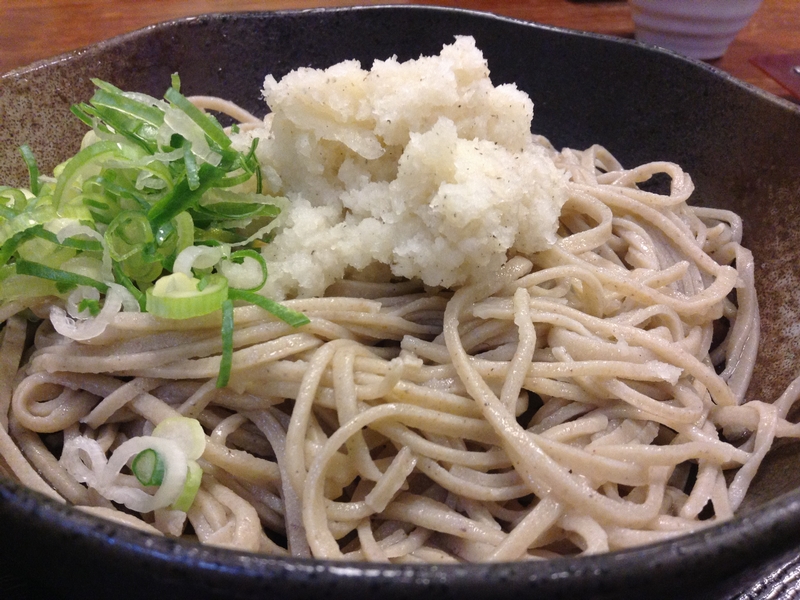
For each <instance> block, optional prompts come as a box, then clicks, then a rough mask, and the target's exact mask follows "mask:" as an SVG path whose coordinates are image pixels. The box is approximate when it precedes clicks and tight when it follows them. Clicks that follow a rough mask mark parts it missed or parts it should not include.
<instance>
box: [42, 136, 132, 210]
mask: <svg viewBox="0 0 800 600" xmlns="http://www.w3.org/2000/svg"><path fill="white" fill-rule="evenodd" d="M120 153H121V152H120V148H119V145H118V144H117V143H116V142H112V141H104V142H97V143H96V144H92V145H91V146H87V147H86V148H84V149H83V150H81V151H80V152H78V153H77V154H76V155H75V156H73V157H72V158H71V159H70V160H69V161H68V162H67V164H66V165H65V166H64V171H63V172H62V173H61V175H60V176H59V177H58V183H56V189H55V190H54V191H53V204H54V205H55V206H56V208H60V207H61V204H62V203H67V202H68V201H69V200H70V199H71V198H72V197H73V196H75V195H76V194H77V191H76V190H75V189H74V188H75V184H76V183H77V182H82V181H83V180H85V179H86V178H87V177H89V175H95V174H97V172H98V171H99V170H100V165H99V162H100V161H101V160H102V159H103V158H108V157H110V156H114V155H119V154H120Z"/></svg>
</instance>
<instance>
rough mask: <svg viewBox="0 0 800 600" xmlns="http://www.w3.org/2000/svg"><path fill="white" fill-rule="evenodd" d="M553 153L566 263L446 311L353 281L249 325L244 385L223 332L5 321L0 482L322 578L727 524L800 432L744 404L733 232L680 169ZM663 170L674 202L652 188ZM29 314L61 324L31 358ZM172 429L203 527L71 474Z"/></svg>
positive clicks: (512, 266)
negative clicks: (298, 320)
mask: <svg viewBox="0 0 800 600" xmlns="http://www.w3.org/2000/svg"><path fill="white" fill-rule="evenodd" d="M554 156H555V160H556V163H557V164H558V166H560V167H562V168H564V169H565V170H566V171H567V172H568V173H569V175H570V183H569V186H568V187H569V199H568V201H567V203H566V205H565V206H564V208H563V210H562V214H561V219H560V229H559V240H558V242H557V244H556V245H555V246H554V247H552V248H551V249H549V250H547V251H544V252H539V253H536V254H532V255H529V256H522V255H517V256H513V257H510V259H509V261H508V263H507V264H506V265H505V267H504V268H503V269H502V270H500V271H499V272H497V273H496V275H495V276H493V277H491V278H488V279H483V280H481V281H479V282H474V283H472V284H470V285H466V286H463V287H461V288H459V289H457V290H455V291H448V290H430V289H425V288H423V286H421V285H420V284H418V283H416V282H413V281H400V282H395V283H389V284H378V283H365V282H359V281H342V282H339V283H337V284H334V286H333V287H332V288H330V289H329V290H328V293H327V296H326V297H323V298H315V299H297V300H290V301H288V302H287V305H288V306H290V307H292V308H294V309H297V310H300V311H303V312H304V313H305V314H306V315H307V316H308V317H309V318H310V319H311V323H310V324H309V325H307V326H305V327H303V328H301V329H300V330H294V329H292V328H291V327H289V326H288V325H285V324H284V323H282V322H280V321H278V320H276V319H274V318H273V317H271V316H269V315H268V314H267V313H265V312H264V311H262V310H261V309H260V308H257V307H254V306H247V307H238V308H236V310H235V324H236V329H235V335H234V347H235V352H234V357H233V370H232V376H231V383H230V385H229V387H228V388H224V389H217V388H216V387H215V378H216V375H217V372H218V370H219V365H220V356H219V355H220V352H221V341H220V335H219V327H220V321H219V319H220V317H219V315H218V314H215V315H209V316H206V317H198V318H194V319H189V320H185V321H169V320H160V319H158V318H156V317H153V316H151V315H149V314H129V313H120V314H118V315H117V317H116V318H115V320H114V321H113V323H112V325H110V326H109V327H108V328H107V329H106V331H105V332H104V333H103V334H101V335H100V336H98V337H96V338H94V339H92V340H89V341H88V342H83V343H80V342H75V341H72V340H69V339H66V338H64V337H62V336H60V335H59V334H57V333H55V332H54V330H53V329H52V327H51V326H50V324H49V322H48V321H47V320H46V316H47V314H48V308H49V306H50V304H51V300H49V299H43V300H39V301H38V303H35V304H34V305H33V306H25V305H21V304H10V305H6V306H5V307H4V308H3V315H2V318H3V320H4V321H5V327H4V329H3V341H2V348H0V363H1V364H0V372H1V373H2V382H1V383H0V388H1V389H2V395H0V423H2V427H0V456H2V460H0V472H2V473H4V474H6V475H8V476H11V477H15V478H16V479H18V480H19V481H21V482H22V483H24V484H25V485H27V486H29V487H31V488H33V489H35V490H38V491H40V492H42V493H45V494H46V495H48V496H50V497H53V498H58V499H62V500H64V501H67V502H69V503H72V504H74V505H77V506H80V507H86V509H87V510H90V511H92V512H95V513H97V514H101V515H103V516H106V517H109V518H116V519H119V520H121V521H124V522H127V523H131V524H134V525H137V526H139V527H141V528H144V529H146V530H148V531H152V532H163V533H167V534H169V535H184V536H185V537H187V538H193V539H194V538H196V539H197V540H199V541H200V542H201V543H204V544H213V545H218V546H225V547H231V548H238V549H243V550H249V551H254V552H265V553H270V554H276V555H289V554H291V555H293V556H313V557H318V558H347V559H353V560H368V561H387V560H390V561H400V562H404V561H405V562H417V561H498V560H518V559H526V558H528V559H529V558H545V557H551V556H556V555H574V554H579V553H596V552H604V551H608V550H614V549H619V548H626V547H630V546H635V545H639V544H644V543H648V542H654V541H658V540H662V539H665V538H668V537H671V536H675V535H678V534H681V533H684V532H689V531H693V530H696V529H698V528H701V527H705V526H708V525H709V524H713V523H717V522H719V521H723V520H725V519H728V518H730V517H731V516H732V514H733V513H734V511H736V509H737V507H738V506H739V505H740V503H741V502H742V499H743V497H744V495H745V492H746V491H747V488H748V485H749V484H750V482H751V480H752V479H753V476H754V474H755V472H756V469H757V468H758V466H759V463H760V462H761V460H762V459H763V457H764V455H765V453H766V452H767V450H768V449H769V448H770V446H771V444H772V442H773V440H774V439H775V438H776V437H797V436H800V428H798V426H797V425H793V424H790V423H788V422H787V421H786V420H785V416H786V413H787V412H788V410H789V408H790V406H791V404H792V403H793V402H794V400H795V397H796V394H794V393H792V392H791V391H790V392H787V394H785V395H784V397H782V398H781V399H779V400H778V401H777V402H776V403H773V404H767V403H763V402H759V401H753V402H748V403H746V404H744V403H743V402H744V399H745V391H746V388H747V385H748V381H749V378H750V375H751V372H752V368H753V363H754V359H755V352H756V349H757V345H758V309H757V302H756V296H755V291H754V286H753V260H752V256H751V254H750V252H749V251H748V250H747V249H745V248H743V247H742V246H741V245H740V242H741V235H742V224H741V221H740V220H739V218H738V217H737V216H736V215H735V214H732V213H730V212H727V211H722V210H713V209H707V208H695V207H690V206H689V205H687V203H686V201H687V199H688V196H689V194H690V193H691V190H692V184H691V181H690V179H689V177H688V176H687V175H686V174H684V173H683V172H682V171H681V170H680V169H679V168H678V167H677V166H675V165H673V164H669V163H653V164H648V165H644V166H641V167H638V168H636V169H633V170H624V169H622V167H621V166H620V165H619V164H618V163H617V162H616V161H615V160H614V159H613V157H611V156H610V155H609V154H608V153H607V152H606V151H605V150H603V149H602V148H600V147H593V148H590V149H589V150H587V151H584V152H577V151H571V150H565V151H563V152H561V153H555V152H554ZM657 173H666V174H667V175H668V176H669V177H670V178H671V181H672V184H671V192H670V193H669V194H666V195H660V194H656V193H651V192H647V191H644V190H643V189H640V187H639V186H638V184H640V183H641V182H644V181H646V180H649V179H650V178H651V177H652V176H653V175H655V174H657ZM25 309H30V310H32V311H33V312H34V313H36V314H38V315H40V316H42V317H44V318H45V320H44V321H43V322H42V324H41V325H38V327H37V328H36V333H35V336H33V337H32V338H31V339H32V343H31V345H30V346H28V344H27V343H26V329H27V328H33V327H34V326H35V325H34V324H29V323H28V322H27V321H26V317H25V313H24V310H25ZM12 390H13V391H12ZM177 414H181V415H186V416H190V417H195V418H197V419H198V420H199V421H200V422H201V423H202V425H203V427H204V429H205V430H206V432H207V435H208V443H207V445H206V449H205V452H204V454H203V456H202V458H201V459H200V460H199V462H200V464H201V466H202V468H203V471H204V475H203V479H202V486H201V489H200V492H199V494H198V496H197V498H196V500H195V502H194V504H193V505H192V507H191V508H190V509H189V511H188V523H184V522H183V521H182V519H175V518H174V515H172V514H170V511H156V514H153V513H148V514H143V515H139V514H131V512H130V511H125V510H124V509H123V510H118V509H119V508H120V507H119V506H115V505H112V504H111V503H110V502H109V501H108V500H106V499H104V498H103V497H101V496H100V495H99V494H97V493H96V492H94V491H93V490H91V489H88V488H87V487H85V486H84V485H82V484H80V483H78V482H76V481H75V480H74V479H72V478H71V477H70V476H69V475H68V473H67V470H66V469H65V468H64V466H63V465H62V464H60V462H59V454H60V448H61V447H62V445H63V443H64V442H65V440H69V439H70V438H74V437H76V436H79V435H82V436H86V437H90V438H94V439H96V440H97V441H98V442H99V444H100V446H101V447H102V448H103V449H104V450H105V451H109V449H113V448H114V447H116V446H117V445H119V444H120V443H121V442H122V441H124V440H125V439H128V438H130V437H132V436H136V435H141V434H142V432H149V431H150V430H151V429H152V426H153V425H154V424H156V423H158V422H160V421H162V420H163V419H164V418H166V417H168V416H173V415H177ZM726 440H733V441H734V442H735V443H731V442H730V441H726ZM726 473H727V474H728V477H726Z"/></svg>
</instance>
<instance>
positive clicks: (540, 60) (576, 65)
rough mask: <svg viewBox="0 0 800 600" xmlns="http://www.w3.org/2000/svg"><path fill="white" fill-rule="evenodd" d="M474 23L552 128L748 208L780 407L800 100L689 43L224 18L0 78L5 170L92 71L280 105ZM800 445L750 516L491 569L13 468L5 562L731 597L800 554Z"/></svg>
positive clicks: (355, 18)
mask: <svg viewBox="0 0 800 600" xmlns="http://www.w3.org/2000/svg"><path fill="white" fill-rule="evenodd" d="M458 34H469V35H473V36H474V37H475V38H476V40H477V42H478V46H479V47H480V48H481V49H482V50H483V51H484V53H485V55H486V57H487V59H488V61H489V66H490V68H491V70H492V78H493V80H494V81H495V83H496V84H497V83H502V82H516V83H517V85H518V86H519V87H520V88H522V89H524V90H525V91H527V92H528V93H529V94H530V95H531V97H532V98H533V101H534V104H535V117H534V129H535V131H536V132H537V133H541V134H543V135H546V136H547V137H549V138H550V139H551V141H552V142H553V143H554V144H555V145H556V146H558V147H561V146H572V147H578V148H583V147H586V146H589V145H591V144H593V143H602V144H603V145H605V146H606V147H608V148H609V149H610V150H611V151H612V152H613V153H614V154H615V155H616V156H617V157H618V158H619V159H620V160H621V161H622V162H623V164H626V165H634V164H638V163H641V162H645V161H649V160H654V159H659V160H671V161H675V162H678V163H680V164H681V165H682V166H683V167H684V168H685V169H687V170H688V171H689V172H690V173H691V175H692V176H693V178H694V180H695V182H696V185H697V192H696V196H695V202H696V203H702V204H707V205H713V206H720V207H726V208H731V209H733V210H735V211H737V212H739V213H740V214H741V215H742V216H743V218H744V223H745V238H746V243H747V245H749V246H750V247H751V248H752V249H753V251H754V254H755V256H756V263H757V281H758V289H759V293H760V299H761V308H762V327H763V335H762V346H761V354H760V358H759V361H758V365H757V367H756V375H755V379H754V381H753V385H752V387H751V391H750V394H751V397H753V398H759V399H767V400H768V399H773V398H775V397H776V396H777V395H778V394H779V393H780V392H781V391H782V390H783V388H784V387H785V386H786V385H787V384H788V383H789V381H790V380H791V379H792V378H793V376H794V374H795V372H796V371H798V368H797V367H798V366H800V360H798V355H800V328H797V327H796V326H795V322H796V321H797V315H800V294H798V293H796V289H797V283H798V282H799V281H800V266H798V265H800V234H798V228H797V224H800V201H798V200H800V148H798V140H800V110H798V108H797V107H796V106H794V105H791V104H789V103H787V102H783V101H780V100H777V99H775V98H774V97H771V96H768V95H767V94H765V93H762V92H759V91H757V90H755V89H754V88H752V87H749V86H747V85H745V84H742V83H740V82H737V81H735V80H733V79H731V78H730V77H728V76H725V75H724V74H721V73H720V72H718V71H716V70H714V69H712V68H710V67H708V66H706V65H703V64H700V63H697V62H693V61H689V60H686V59H682V58H679V57H678V56H676V55H673V54H670V53H666V52H661V51H657V50H653V49H649V48H645V47H643V46H640V45H638V44H636V43H634V42H630V41H626V40H616V39H610V38H604V37H601V36H596V35H589V34H579V33H575V32H567V31H563V30H557V29H553V28H548V27H541V26H536V25H532V24H529V23H523V22H518V21H512V20H509V19H504V18H498V17H494V16H491V15H485V14H478V13H471V12H466V11H459V10H453V9H435V8H423V7H408V6H406V7H400V6H395V7H371V8H351V9H332V10H310V11H300V12H285V13H258V14H255V13H250V14H244V13H242V14H230V15H210V16H206V17H199V18H192V19H186V20H181V21H176V22H171V23H166V24H163V25H159V26H154V27H150V28H147V29H144V30H142V31H139V32H136V33H133V34H130V35H126V36H123V37H120V38H115V39H113V40H110V41H108V42H105V43H102V44H99V45H97V46H93V47H91V48H87V49H85V50H82V51H78V52H75V53H72V54H69V55H66V56H62V57H58V58H56V59H54V60H50V61H44V62H41V63H37V64H34V65H32V66H30V67H28V68H25V69H20V70H17V71H14V72H12V73H9V74H7V75H5V76H3V77H2V78H0V181H1V182H2V183H3V184H22V183H24V180H25V177H26V172H25V168H24V165H23V163H22V161H21V160H20V159H19V155H18V153H17V150H16V148H17V146H19V145H20V144H21V143H23V142H27V143H28V144H29V145H30V146H31V147H32V148H33V150H34V151H35V153H36V154H37V156H38V157H39V158H40V161H41V166H42V167H43V170H45V171H49V170H50V169H52V167H53V166H54V165H55V164H57V163H58V162H59V161H61V160H63V159H64V158H66V157H67V156H69V155H70V154H72V153H74V151H75V149H76V147H77V143H78V141H79V140H80V136H81V134H82V129H83V128H82V125H81V124H80V123H79V122H78V121H77V119H75V118H74V117H72V115H70V113H69V110H68V108H69V105H70V104H71V103H73V102H76V101H80V100H85V99H88V97H89V96H90V94H91V88H92V85H91V83H90V81H89V78H90V77H100V78H103V79H107V80H109V81H111V82H113V83H114V84H116V85H118V86H120V87H122V88H124V89H133V90H140V91H143V92H147V93H150V94H153V95H160V94H161V93H163V91H164V89H165V88H166V86H167V85H168V84H169V76H170V74H171V73H173V72H175V71H178V72H179V73H180V75H181V79H182V82H183V89H184V90H185V91H187V92H188V93H203V94H216V95H220V96H224V97H226V98H230V99H232V100H234V101H236V102H239V103H240V104H242V105H243V106H245V108H247V109H249V110H251V111H253V112H255V113H257V114H263V113H264V112H265V110H266V108H265V106H263V105H262V102H261V100H260V94H259V90H260V88H261V84H262V82H263V79H264V76H265V75H266V74H267V73H273V74H275V75H276V76H278V77H279V76H281V75H283V74H285V73H286V72H288V71H289V70H291V69H293V68H296V67H299V66H315V67H325V66H328V65H331V64H333V63H336V62H338V61H341V60H344V59H349V58H356V59H359V60H361V61H362V63H363V64H365V65H369V64H371V62H372V60H373V59H375V58H387V57H389V56H392V55H397V56H398V57H399V58H401V59H408V58H415V57H417V56H419V55H420V54H432V53H437V52H438V50H439V49H440V48H441V46H442V44H443V43H448V42H450V41H452V39H453V36H454V35H458ZM797 448H798V447H796V446H791V445H787V446H783V447H782V448H781V449H779V450H778V451H776V452H774V453H773V455H772V456H771V457H770V459H769V460H768V461H767V463H766V465H765V468H764V469H763V471H762V473H761V474H760V476H759V478H758V479H757V481H756V482H755V485H754V487H753V494H752V498H751V500H750V501H749V503H748V504H747V506H746V507H745V510H744V511H743V515H742V516H740V517H738V518H737V519H735V520H733V521H731V522H729V523H726V524H723V525H720V526H716V527H713V528H710V529H708V530H706V531H703V532H700V533H697V534H693V535H689V536H685V537H682V538H678V539H675V540H672V541H669V542H664V543H661V544H658V545H652V546H647V547H644V548H640V549H636V550H631V551H625V552H616V553H611V554H607V555H602V556H593V557H583V558H579V559H571V560H566V559H564V560H553V561H546V562H526V563H514V564H492V565H482V566H474V565H473V566H467V565H464V566H436V565H364V564H350V563H327V562H319V561H300V560H281V559H274V558H269V557H265V556H257V555H252V554H247V553H240V552H233V551H227V550H220V549H214V548H208V547H200V546H197V545H193V544H191V543H185V542H178V541H175V540H168V539H164V538H154V537H150V536H147V535H145V534H142V533H139V532H137V531H134V530H129V529H127V528H124V527H120V526H116V525H113V524H110V523H106V522H103V521H100V520H98V519H95V518H93V517H90V516H88V515H85V514H83V513H81V512H79V511H77V510H74V509H71V508H69V507H65V506H60V505H58V504H55V503H53V502H50V501H48V500H46V499H44V498H42V497H41V496H39V495H37V494H35V493H33V492H30V491H28V490H25V489H22V488H21V487H20V486H18V485H16V484H15V483H13V482H11V481H9V480H6V479H3V478H0V528H2V533H0V559H1V560H3V561H6V562H5V563H4V564H5V565H6V568H7V567H8V565H9V564H11V565H17V566H18V568H21V569H27V570H29V571H30V572H31V573H32V574H33V575H34V577H35V578H36V579H35V581H38V582H39V584H40V585H41V587H42V588H43V589H45V590H49V591H50V592H51V593H52V594H53V597H60V598H67V597H73V596H77V595H83V597H88V598H100V597H114V598H142V597H159V598H167V597H171V598H176V597H177V598H184V597H186V598H207V597H213V598H268V597H279V598H282V597H287V598H311V597H313V598H323V597H325V598H348V599H350V598H353V597H360V598H367V597H370V598H373V597H374V598H378V597H380V598H381V599H384V600H388V599H389V598H401V597H411V596H412V595H413V596H415V597H418V598H420V599H421V598H437V599H445V598H450V597H453V598H455V597H458V598H462V599H463V598H478V597H487V598H488V597H508V598H513V597H521V596H524V597H530V598H537V599H544V598H645V597H646V598H658V597H664V598H690V597H691V598H695V597H696V598H715V597H728V596H729V595H732V594H733V592H734V591H735V590H736V589H737V585H740V584H741V582H743V581H746V580H747V579H748V577H752V575H753V573H755V572H757V569H763V568H764V566H765V565H768V564H769V563H770V562H775V561H777V560H779V559H780V558H781V556H782V555H785V554H786V553H787V552H792V551H793V549H796V548H798V547H800V490H798V489H797V488H798V486H799V485H800V475H798V473H800V469H797V468H796V466H795V465H797V464H798V461H799V460H800V457H797Z"/></svg>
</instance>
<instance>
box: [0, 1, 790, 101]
mask: <svg viewBox="0 0 800 600" xmlns="http://www.w3.org/2000/svg"><path fill="white" fill-rule="evenodd" d="M353 4H436V5H440V6H458V7H461V8H468V9H473V10H482V11H489V12H494V13H497V14H501V15H505V16H509V17H514V18H518V19H525V20H528V21H536V22H539V23H545V24H548V25H556V26H560V27H567V28H570V29H578V30H583V31H592V32H595V33H604V34H610V35H619V36H624V37H633V20H632V19H631V13H630V8H629V6H628V4H627V2H625V0H610V1H602V0H601V1H597V0H594V1H592V0H583V1H580V0H458V1H456V0H435V1H428V0H423V1H421V2H412V1H409V0H405V1H402V0H401V1H399V2H398V1H394V2H393V1H392V0H388V1H387V0H377V1H375V0H373V1H369V0H3V1H2V2H0V73H5V72H6V71H10V70H12V69H14V68H17V67H22V66H25V65H27V64H30V63H32V62H34V61H36V60H40V59H43V58H49V57H51V56H55V55H57V54H61V53H63V52H67V51H70V50H75V49H78V48H81V47H83V46H86V45H89V44H92V43H94V42H97V41H100V40H102V39H105V38H109V37H112V36H114V35H117V34H121V33H126V32H128V31H133V30H135V29H139V28H142V27H146V26H147V25H152V24H154V23H159V22H161V21H166V20H169V19H175V18H180V17H185V16H190V15H198V14H202V13H208V12H231V11H251V10H283V9H298V8H300V9H302V8H313V7H318V6H349V5H353ZM792 51H798V52H800V2H798V1H797V0H764V1H763V4H762V5H761V7H760V8H759V9H758V11H757V12H756V14H755V15H754V16H753V18H752V19H751V21H750V22H749V24H748V25H747V27H746V28H745V29H744V30H742V31H741V32H740V34H739V35H738V36H737V38H736V40H735V41H734V43H733V44H732V45H731V47H730V48H729V49H728V52H727V53H726V54H725V56H723V57H722V58H721V59H719V60H716V61H713V62H712V64H714V65H715V66H717V67H719V68H721V69H723V70H725V71H727V72H728V73H730V74H732V75H734V76H735V77H738V78H739V79H742V80H744V81H747V82H749V83H752V84H754V85H756V86H758V87H760V88H762V89H764V90H767V91H769V92H771V93H774V94H776V95H778V96H781V97H784V98H788V97H789V94H788V93H787V92H786V91H785V90H784V89H783V88H782V87H781V86H780V85H779V84H778V83H777V82H775V81H774V80H772V79H771V78H770V77H769V76H767V75H766V74H765V73H763V72H762V71H761V70H759V69H758V68H757V67H755V66H754V65H753V64H752V63H751V62H750V59H751V58H752V57H754V56H757V55H761V54H781V53H787V52H792Z"/></svg>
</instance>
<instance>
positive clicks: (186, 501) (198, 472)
mask: <svg viewBox="0 0 800 600" xmlns="http://www.w3.org/2000/svg"><path fill="white" fill-rule="evenodd" d="M202 479H203V469H202V467H201V466H200V465H199V464H197V461H194V460H190V461H187V463H186V483H184V484H183V489H182V490H181V493H180V494H179V495H178V497H177V499H176V500H175V502H173V503H172V509H173V510H180V511H183V512H186V511H188V510H189V509H190V508H191V507H192V503H193V502H194V499H195V497H196V496H197V490H199V489H200V483H201V482H202Z"/></svg>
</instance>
